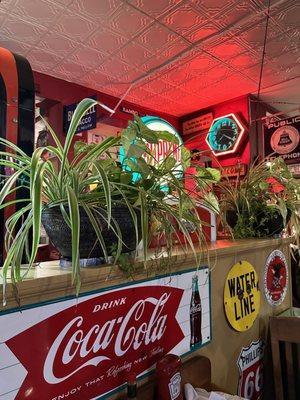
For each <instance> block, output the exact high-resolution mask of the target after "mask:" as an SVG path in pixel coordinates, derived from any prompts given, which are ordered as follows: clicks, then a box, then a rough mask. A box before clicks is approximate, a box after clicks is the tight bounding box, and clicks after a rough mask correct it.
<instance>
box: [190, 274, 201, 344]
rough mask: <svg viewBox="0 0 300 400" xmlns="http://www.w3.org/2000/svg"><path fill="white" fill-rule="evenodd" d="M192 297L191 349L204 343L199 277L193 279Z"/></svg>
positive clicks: (195, 276)
mask: <svg viewBox="0 0 300 400" xmlns="http://www.w3.org/2000/svg"><path fill="white" fill-rule="evenodd" d="M192 282H193V286H192V297H191V303H190V324H191V347H194V346H195V345H199V344H201V343H202V334H201V319H202V307H201V299H200V294H199V287H198V276H197V275H194V276H193V278H192Z"/></svg>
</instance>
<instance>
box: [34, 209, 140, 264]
mask: <svg viewBox="0 0 300 400" xmlns="http://www.w3.org/2000/svg"><path fill="white" fill-rule="evenodd" d="M79 211H80V244H79V253H80V258H82V259H87V258H99V257H103V256H104V254H103V250H102V247H101V245H100V244H99V242H97V240H96V239H97V236H96V233H95V231H94V229H93V226H92V224H91V222H90V220H89V217H88V216H87V214H86V213H85V211H84V210H83V209H80V210H79ZM99 212H100V213H101V214H102V215H103V216H104V217H105V218H102V217H101V216H99V215H98V214H95V216H96V219H97V221H98V224H99V227H100V229H101V232H102V236H103V239H104V242H105V245H106V249H107V252H108V254H109V255H111V251H112V247H113V246H114V245H116V244H117V243H118V238H117V236H116V234H115V233H114V231H113V230H112V229H111V228H110V229H108V226H107V222H106V221H105V219H106V211H105V210H104V209H103V210H102V209H100V210H99ZM112 217H113V219H114V220H115V221H116V223H117V224H118V225H119V228H120V230H121V233H122V240H123V242H124V244H123V248H122V252H123V253H127V252H131V251H133V250H135V247H136V234H135V227H134V222H133V220H132V216H131V214H130V211H129V210H128V208H127V207H125V206H114V207H112ZM139 220H140V218H139V215H138V221H139ZM42 224H43V226H44V228H45V230H46V232H47V235H48V236H49V239H50V240H51V242H52V243H53V245H54V246H55V247H56V248H57V250H58V251H59V252H60V253H61V255H62V257H63V258H65V259H71V258H72V236H71V229H70V227H69V226H68V225H67V223H66V222H65V220H64V218H63V216H62V214H61V211H60V209H59V207H53V208H45V209H44V210H43V212H42Z"/></svg>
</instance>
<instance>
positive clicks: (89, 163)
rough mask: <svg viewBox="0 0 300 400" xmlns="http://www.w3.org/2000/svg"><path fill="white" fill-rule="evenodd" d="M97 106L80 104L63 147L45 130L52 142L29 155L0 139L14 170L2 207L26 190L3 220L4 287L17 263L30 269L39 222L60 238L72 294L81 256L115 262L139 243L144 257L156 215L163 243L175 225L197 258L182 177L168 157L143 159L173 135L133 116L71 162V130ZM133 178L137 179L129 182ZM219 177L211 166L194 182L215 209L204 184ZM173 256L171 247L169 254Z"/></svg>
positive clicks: (17, 274)
mask: <svg viewBox="0 0 300 400" xmlns="http://www.w3.org/2000/svg"><path fill="white" fill-rule="evenodd" d="M96 104H97V102H96V101H95V100H92V99H84V100H82V101H81V102H80V103H79V105H78V107H77V108H76V110H75V112H74V114H73V117H72V121H71V124H70V127H69V130H68V132H67V135H66V139H65V143H64V144H61V143H60V141H59V140H58V138H57V136H56V134H55V133H54V132H53V130H52V129H51V127H50V126H49V125H48V126H47V127H48V130H49V132H50V134H51V135H52V138H53V140H54V143H55V145H53V146H46V147H41V148H37V149H36V150H35V151H34V152H33V154H32V156H31V157H29V156H27V155H26V154H25V153H24V152H23V151H22V150H21V149H20V148H18V147H17V146H16V145H14V144H12V143H10V142H8V141H7V140H5V139H0V144H1V145H2V146H3V147H5V148H6V149H8V150H6V151H5V150H3V151H1V152H0V165H1V166H5V167H9V168H11V169H12V171H13V172H12V174H11V175H10V176H9V177H5V181H4V184H3V187H2V189H1V191H0V207H1V208H5V207H8V206H10V205H11V204H16V202H19V201H20V200H14V199H12V200H11V199H10V198H9V196H10V195H11V194H12V193H14V192H15V191H16V190H18V189H19V188H21V187H23V188H24V187H25V188H27V189H28V198H27V199H22V207H21V208H20V209H19V210H17V211H16V212H15V213H14V214H13V215H11V216H10V217H9V219H8V220H7V221H6V235H5V244H6V251H7V255H6V258H5V261H4V265H3V268H2V277H3V288H4V290H5V285H6V281H7V277H8V274H9V275H10V278H11V280H12V282H13V283H16V282H18V281H20V280H22V278H23V275H22V274H21V264H22V263H24V262H26V263H27V265H28V268H27V271H28V270H29V269H30V268H31V267H32V265H33V263H34V260H35V257H36V254H37V249H38V244H39V237H40V228H41V224H42V223H43V225H44V227H45V229H46V231H47V232H48V234H49V236H50V238H51V239H52V241H53V242H56V240H57V239H59V240H58V242H56V246H57V247H58V248H59V249H60V251H61V252H62V253H63V255H64V256H65V257H67V258H70V259H71V262H72V273H73V282H74V283H75V285H76V291H77V293H78V292H79V290H80V282H81V281H80V258H82V257H87V256H89V255H91V256H92V257H94V255H96V256H98V255H99V252H100V253H101V254H102V255H103V256H104V258H105V260H108V257H109V255H110V254H111V255H113V256H114V261H115V262H117V261H118V260H121V259H120V256H121V254H122V252H124V251H127V250H128V251H129V250H133V249H136V248H137V244H138V242H139V240H140V238H142V243H143V259H144V261H146V260H147V249H148V245H149V241H150V238H151V232H152V230H151V229H150V227H151V224H150V223H149V222H150V219H151V218H152V217H153V216H155V217H156V218H157V219H158V220H160V222H161V226H162V227H163V228H162V229H161V230H162V231H163V232H164V233H165V235H166V237H168V238H171V236H173V235H174V234H176V228H178V227H179V228H180V229H181V231H182V232H183V233H184V235H185V236H186V245H188V246H190V247H191V249H192V250H193V251H194V253H195V254H196V252H195V249H194V245H193V242H192V240H191V237H190V234H189V231H188V229H187V228H186V223H187V222H190V223H192V224H194V226H195V231H196V232H198V233H199V240H200V241H201V240H203V239H201V235H202V232H201V220H200V219H199V217H198V215H197V213H196V212H195V200H194V199H193V198H192V197H191V196H190V193H188V191H187V190H186V188H185V185H184V180H180V179H178V177H177V176H176V174H175V170H174V168H176V162H175V160H174V157H173V156H172V152H170V154H169V155H168V156H167V157H166V159H165V160H164V161H163V162H162V163H161V164H159V165H156V164H155V160H154V161H153V163H152V162H150V163H149V164H147V162H146V161H145V158H144V156H145V154H146V155H148V156H149V157H150V158H151V157H152V158H153V154H151V151H150V150H149V148H148V147H147V143H158V141H159V140H160V139H164V140H166V141H169V142H172V141H174V137H173V136H172V135H171V134H170V133H168V132H154V131H151V130H150V129H148V128H147V127H146V126H145V125H144V124H143V123H142V122H141V121H140V120H139V119H137V118H136V119H135V121H133V122H130V123H129V125H128V128H127V129H125V130H124V131H123V132H122V134H121V135H120V137H108V138H107V139H105V140H104V141H103V142H102V143H100V144H96V145H86V144H82V143H78V144H77V145H76V146H75V156H74V158H73V159H70V157H69V153H70V149H71V145H72V141H73V139H74V135H75V132H76V128H77V126H78V124H79V122H80V120H81V118H82V117H83V116H84V114H85V113H86V112H87V111H88V110H89V109H90V108H91V107H93V106H95V105H96ZM120 145H122V147H123V149H124V160H123V163H122V164H120V162H119V161H117V160H115V159H114V157H113V155H112V153H111V149H112V148H115V147H116V146H120ZM181 151H182V155H183V163H185V164H186V165H187V164H188V163H189V157H190V156H189V153H188V151H187V150H186V149H184V148H182V150H181ZM45 152H51V153H53V154H54V156H55V157H56V158H57V160H58V163H59V170H58V171H57V170H56V169H55V168H54V166H53V163H52V162H51V159H47V158H44V157H41V156H42V155H43V154H44V153H45ZM104 155H105V156H106V157H105V158H103V156H104ZM134 176H135V177H136V176H138V179H136V178H135V179H133V177H134ZM216 177H217V175H216V174H215V171H214V170H213V169H211V170H205V169H203V170H199V176H197V177H196V179H197V180H198V181H199V185H200V184H201V187H202V195H201V196H202V201H203V202H206V205H211V206H212V207H215V208H217V202H216V199H215V198H214V196H213V195H212V194H211V193H210V192H209V190H207V187H209V184H210V183H211V182H214V181H216V180H217V179H216ZM21 178H22V179H21ZM23 178H24V179H23ZM163 182H164V185H165V188H164V189H162V183H163ZM206 191H207V193H205V192H206ZM174 195H176V197H177V199H178V202H177V203H176V204H175V205H172V206H171V205H169V204H168V203H167V202H165V201H164V199H165V198H166V197H168V196H174ZM124 213H125V217H124ZM128 221H129V225H128ZM175 224H176V228H175ZM31 232H32V235H31ZM61 233H63V234H62V235H61ZM31 236H32V240H30V237H31ZM128 236H129V241H128V240H127V238H128ZM89 238H90V239H89ZM62 239H64V241H65V243H62ZM168 242H170V241H169V240H168ZM171 251H172V245H170V247H169V254H170V252H171Z"/></svg>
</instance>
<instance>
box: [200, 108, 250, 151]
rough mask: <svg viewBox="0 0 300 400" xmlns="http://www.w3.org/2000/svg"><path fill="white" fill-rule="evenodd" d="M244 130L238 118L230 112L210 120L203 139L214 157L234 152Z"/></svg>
mask: <svg viewBox="0 0 300 400" xmlns="http://www.w3.org/2000/svg"><path fill="white" fill-rule="evenodd" d="M245 131H246V129H245V127H244V126H243V124H242V123H241V121H240V120H239V118H238V117H237V116H236V115H235V114H233V113H231V114H227V115H223V116H222V117H218V118H215V119H214V120H213V121H212V124H211V126H210V128H209V131H208V134H207V136H206V138H205V140H206V143H207V144H208V146H209V148H210V149H211V150H212V152H213V154H214V155H215V156H216V157H219V156H224V155H227V154H234V153H236V152H237V150H238V148H239V146H240V143H241V140H242V138H243V136H244V134H245Z"/></svg>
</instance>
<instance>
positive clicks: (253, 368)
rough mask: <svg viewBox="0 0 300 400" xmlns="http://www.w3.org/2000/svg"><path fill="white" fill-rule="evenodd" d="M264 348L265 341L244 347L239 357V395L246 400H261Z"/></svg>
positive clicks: (258, 341)
mask: <svg viewBox="0 0 300 400" xmlns="http://www.w3.org/2000/svg"><path fill="white" fill-rule="evenodd" d="M264 348H265V343H264V341H263V340H257V341H256V342H252V343H250V345H249V346H248V347H243V349H242V351H241V353H240V355H239V358H238V361H237V365H238V368H239V385H238V395H239V396H241V397H244V398H245V399H249V400H259V399H260V398H261V396H262V394H263V357H264Z"/></svg>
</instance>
